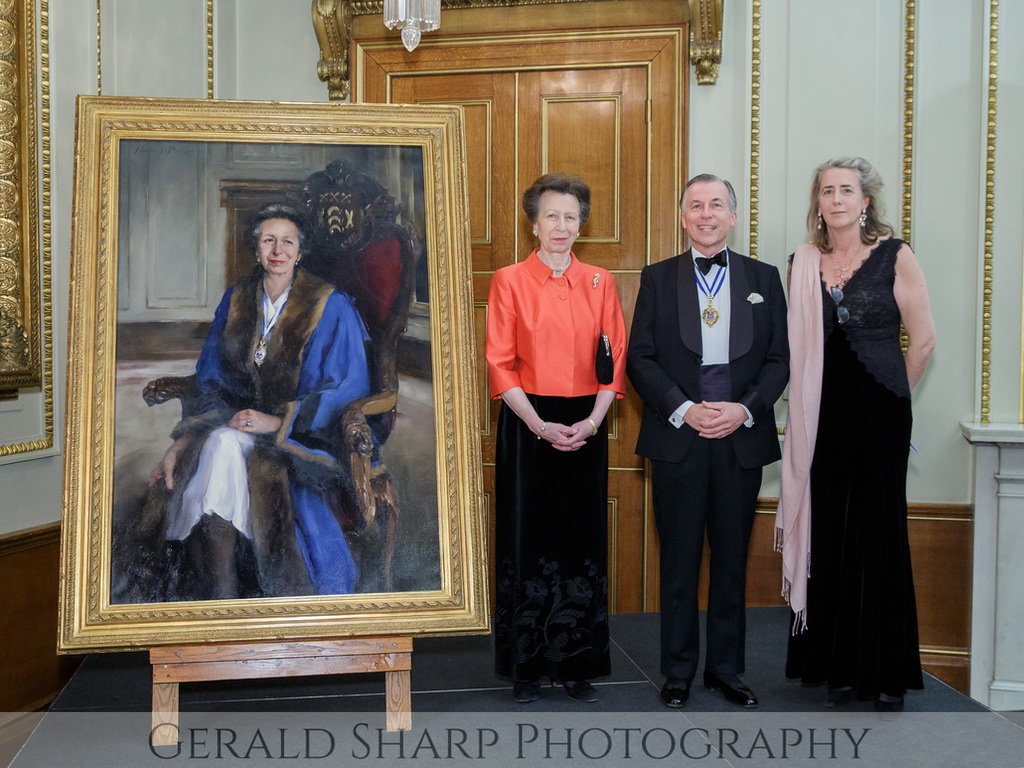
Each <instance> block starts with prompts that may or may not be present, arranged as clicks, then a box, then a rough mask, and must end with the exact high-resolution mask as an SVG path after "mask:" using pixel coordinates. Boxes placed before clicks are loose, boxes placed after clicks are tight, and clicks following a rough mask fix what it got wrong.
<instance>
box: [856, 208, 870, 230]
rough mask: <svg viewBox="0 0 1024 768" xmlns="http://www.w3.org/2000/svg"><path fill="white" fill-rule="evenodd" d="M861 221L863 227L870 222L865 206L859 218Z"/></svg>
mask: <svg viewBox="0 0 1024 768" xmlns="http://www.w3.org/2000/svg"><path fill="white" fill-rule="evenodd" d="M857 221H859V222H860V225H861V227H866V226H867V224H868V209H867V208H865V209H864V210H863V211H861V212H860V218H859V219H857Z"/></svg>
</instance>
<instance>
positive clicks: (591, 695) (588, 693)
mask: <svg viewBox="0 0 1024 768" xmlns="http://www.w3.org/2000/svg"><path fill="white" fill-rule="evenodd" d="M562 687H563V688H565V693H566V694H567V695H568V696H569V698H570V699H576V701H584V702H586V703H587V704H593V703H594V702H595V701H597V691H595V690H594V686H592V685H591V684H590V683H588V682H587V681H586V680H577V681H568V680H567V681H566V682H564V683H562Z"/></svg>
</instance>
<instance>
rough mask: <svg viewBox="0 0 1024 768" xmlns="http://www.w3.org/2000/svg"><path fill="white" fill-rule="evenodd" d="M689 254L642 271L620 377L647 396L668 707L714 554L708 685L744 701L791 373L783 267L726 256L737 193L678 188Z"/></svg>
mask: <svg viewBox="0 0 1024 768" xmlns="http://www.w3.org/2000/svg"><path fill="white" fill-rule="evenodd" d="M680 212H681V213H680V219H681V221H682V225H683V229H685V230H686V233H687V235H689V237H690V242H691V246H692V247H691V249H690V250H688V251H686V252H685V253H683V254H681V255H679V256H676V257H675V258H672V259H668V260H666V261H662V262H659V263H657V264H652V265H650V266H648V267H645V268H644V270H643V273H642V274H641V276H640V292H639V294H638V295H637V300H636V310H635V312H634V315H633V328H632V332H631V333H630V338H629V349H628V352H627V356H626V361H627V362H626V366H627V372H628V374H629V378H630V380H631V381H632V382H633V386H634V387H636V390H637V392H639V393H640V397H641V398H642V399H643V401H644V406H645V407H644V412H643V419H642V422H641V425H640V437H639V439H638V441H637V446H636V452H637V453H638V454H639V455H641V456H645V457H647V458H648V459H650V460H651V473H652V481H653V492H654V517H655V521H656V522H657V525H658V535H659V538H660V540H661V671H662V674H664V675H665V678H666V679H665V684H664V686H663V687H662V689H661V698H662V701H664V703H665V704H666V706H669V707H681V706H683V705H684V704H685V703H686V702H687V700H688V699H689V696H690V684H691V682H692V680H693V677H694V675H695V674H696V671H697V657H698V655H699V652H700V633H699V626H698V610H697V579H698V576H699V573H700V564H701V555H702V552H703V546H704V533H705V530H706V531H707V537H708V543H709V545H710V549H711V562H710V576H711V579H710V591H709V597H708V612H707V652H706V659H705V662H704V685H705V686H706V687H708V688H713V689H716V690H719V691H721V692H722V693H723V694H724V695H725V697H726V699H728V700H729V701H731V702H733V703H736V704H739V705H741V706H745V707H755V706H757V697H756V696H755V695H754V693H753V691H751V690H750V688H749V687H747V686H746V685H745V684H744V683H743V682H742V681H741V680H740V678H739V675H741V674H742V673H743V671H744V650H745V649H744V645H745V633H746V595H745V592H746V570H747V549H748V545H749V543H750V532H751V529H752V527H753V524H754V511H755V507H756V504H757V494H758V491H759V490H760V487H761V472H762V467H764V466H765V465H766V464H770V463H772V462H773V461H777V460H778V459H779V458H781V453H780V450H779V439H778V433H777V431H776V425H775V414H774V410H773V406H774V404H775V401H776V400H777V399H778V398H779V396H780V395H781V394H782V390H783V389H784V388H785V386H786V381H787V380H788V378H789V346H788V341H787V336H786V299H785V296H784V295H783V292H782V281H781V280H780V279H779V271H778V270H777V269H776V268H775V267H773V266H771V265H768V264H762V263H760V262H758V261H755V260H753V259H750V258H748V257H746V256H742V255H740V254H738V253H735V252H733V251H730V250H729V249H728V248H726V245H725V241H726V239H727V237H728V235H729V230H730V229H732V227H734V226H735V225H736V193H735V192H734V191H733V188H732V185H731V184H730V183H729V182H727V181H723V180H722V179H720V178H718V177H717V176H712V175H710V174H702V175H700V176H695V177H694V178H693V179H691V180H690V181H689V182H687V184H686V188H685V189H684V191H683V197H682V201H681V203H680Z"/></svg>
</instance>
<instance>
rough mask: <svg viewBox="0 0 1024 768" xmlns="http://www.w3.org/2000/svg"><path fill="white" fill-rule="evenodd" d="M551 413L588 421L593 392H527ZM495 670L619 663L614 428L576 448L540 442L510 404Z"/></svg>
mask: <svg viewBox="0 0 1024 768" xmlns="http://www.w3.org/2000/svg"><path fill="white" fill-rule="evenodd" d="M528 397H529V398H530V402H531V403H532V404H533V407H534V408H535V409H536V411H537V413H538V415H539V416H540V417H541V418H542V419H544V420H545V421H552V422H558V423H562V424H574V423H575V422H577V421H580V420H582V419H586V418H587V416H589V415H590V411H591V409H592V408H593V405H594V397H593V396H589V397H577V398H562V397H541V396H537V395H529V396H528ZM496 454H497V456H496V459H497V468H496V478H495V494H496V510H495V523H496V525H495V570H496V574H495V582H496V598H497V599H496V605H495V615H494V626H495V632H494V635H495V651H496V654H495V668H496V671H497V673H498V674H499V675H501V676H504V677H510V678H512V679H514V680H536V679H538V678H540V677H542V676H547V677H550V678H552V679H557V680H588V679H590V678H593V677H598V676H600V675H607V674H609V672H610V671H611V661H610V656H609V638H608V517H607V515H608V513H607V508H608V433H607V429H606V426H605V423H602V425H601V427H600V429H599V430H598V433H597V434H596V435H595V436H594V437H591V438H588V439H587V442H586V444H585V445H584V446H583V447H582V448H580V449H579V450H577V451H573V452H570V453H565V452H561V451H556V450H555V449H554V448H552V447H551V444H550V443H548V442H547V441H546V440H538V439H537V437H536V436H535V435H534V434H533V433H532V432H530V430H529V429H528V428H527V427H526V425H525V424H524V423H523V422H522V421H521V420H520V419H519V417H518V416H516V414H515V413H514V412H513V411H512V410H511V409H510V408H508V406H505V405H502V408H501V414H500V416H499V418H498V435H497V446H496Z"/></svg>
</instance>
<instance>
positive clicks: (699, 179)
mask: <svg viewBox="0 0 1024 768" xmlns="http://www.w3.org/2000/svg"><path fill="white" fill-rule="evenodd" d="M716 181H717V182H721V183H722V184H725V188H726V190H727V191H728V192H729V211H730V213H736V190H735V189H733V188H732V184H730V183H729V182H728V181H726V180H725V179H723V178H720V177H718V176H715V174H713V173H699V174H697V175H696V176H694V177H693V178H692V179H690V180H689V181H688V182H686V186H685V187H683V194H682V196H681V197H680V198H679V210H680V211H681V210H683V204H684V203H685V202H686V193H687V191H689V189H690V187H692V186H693V185H694V184H713V183H715V182H716Z"/></svg>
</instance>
